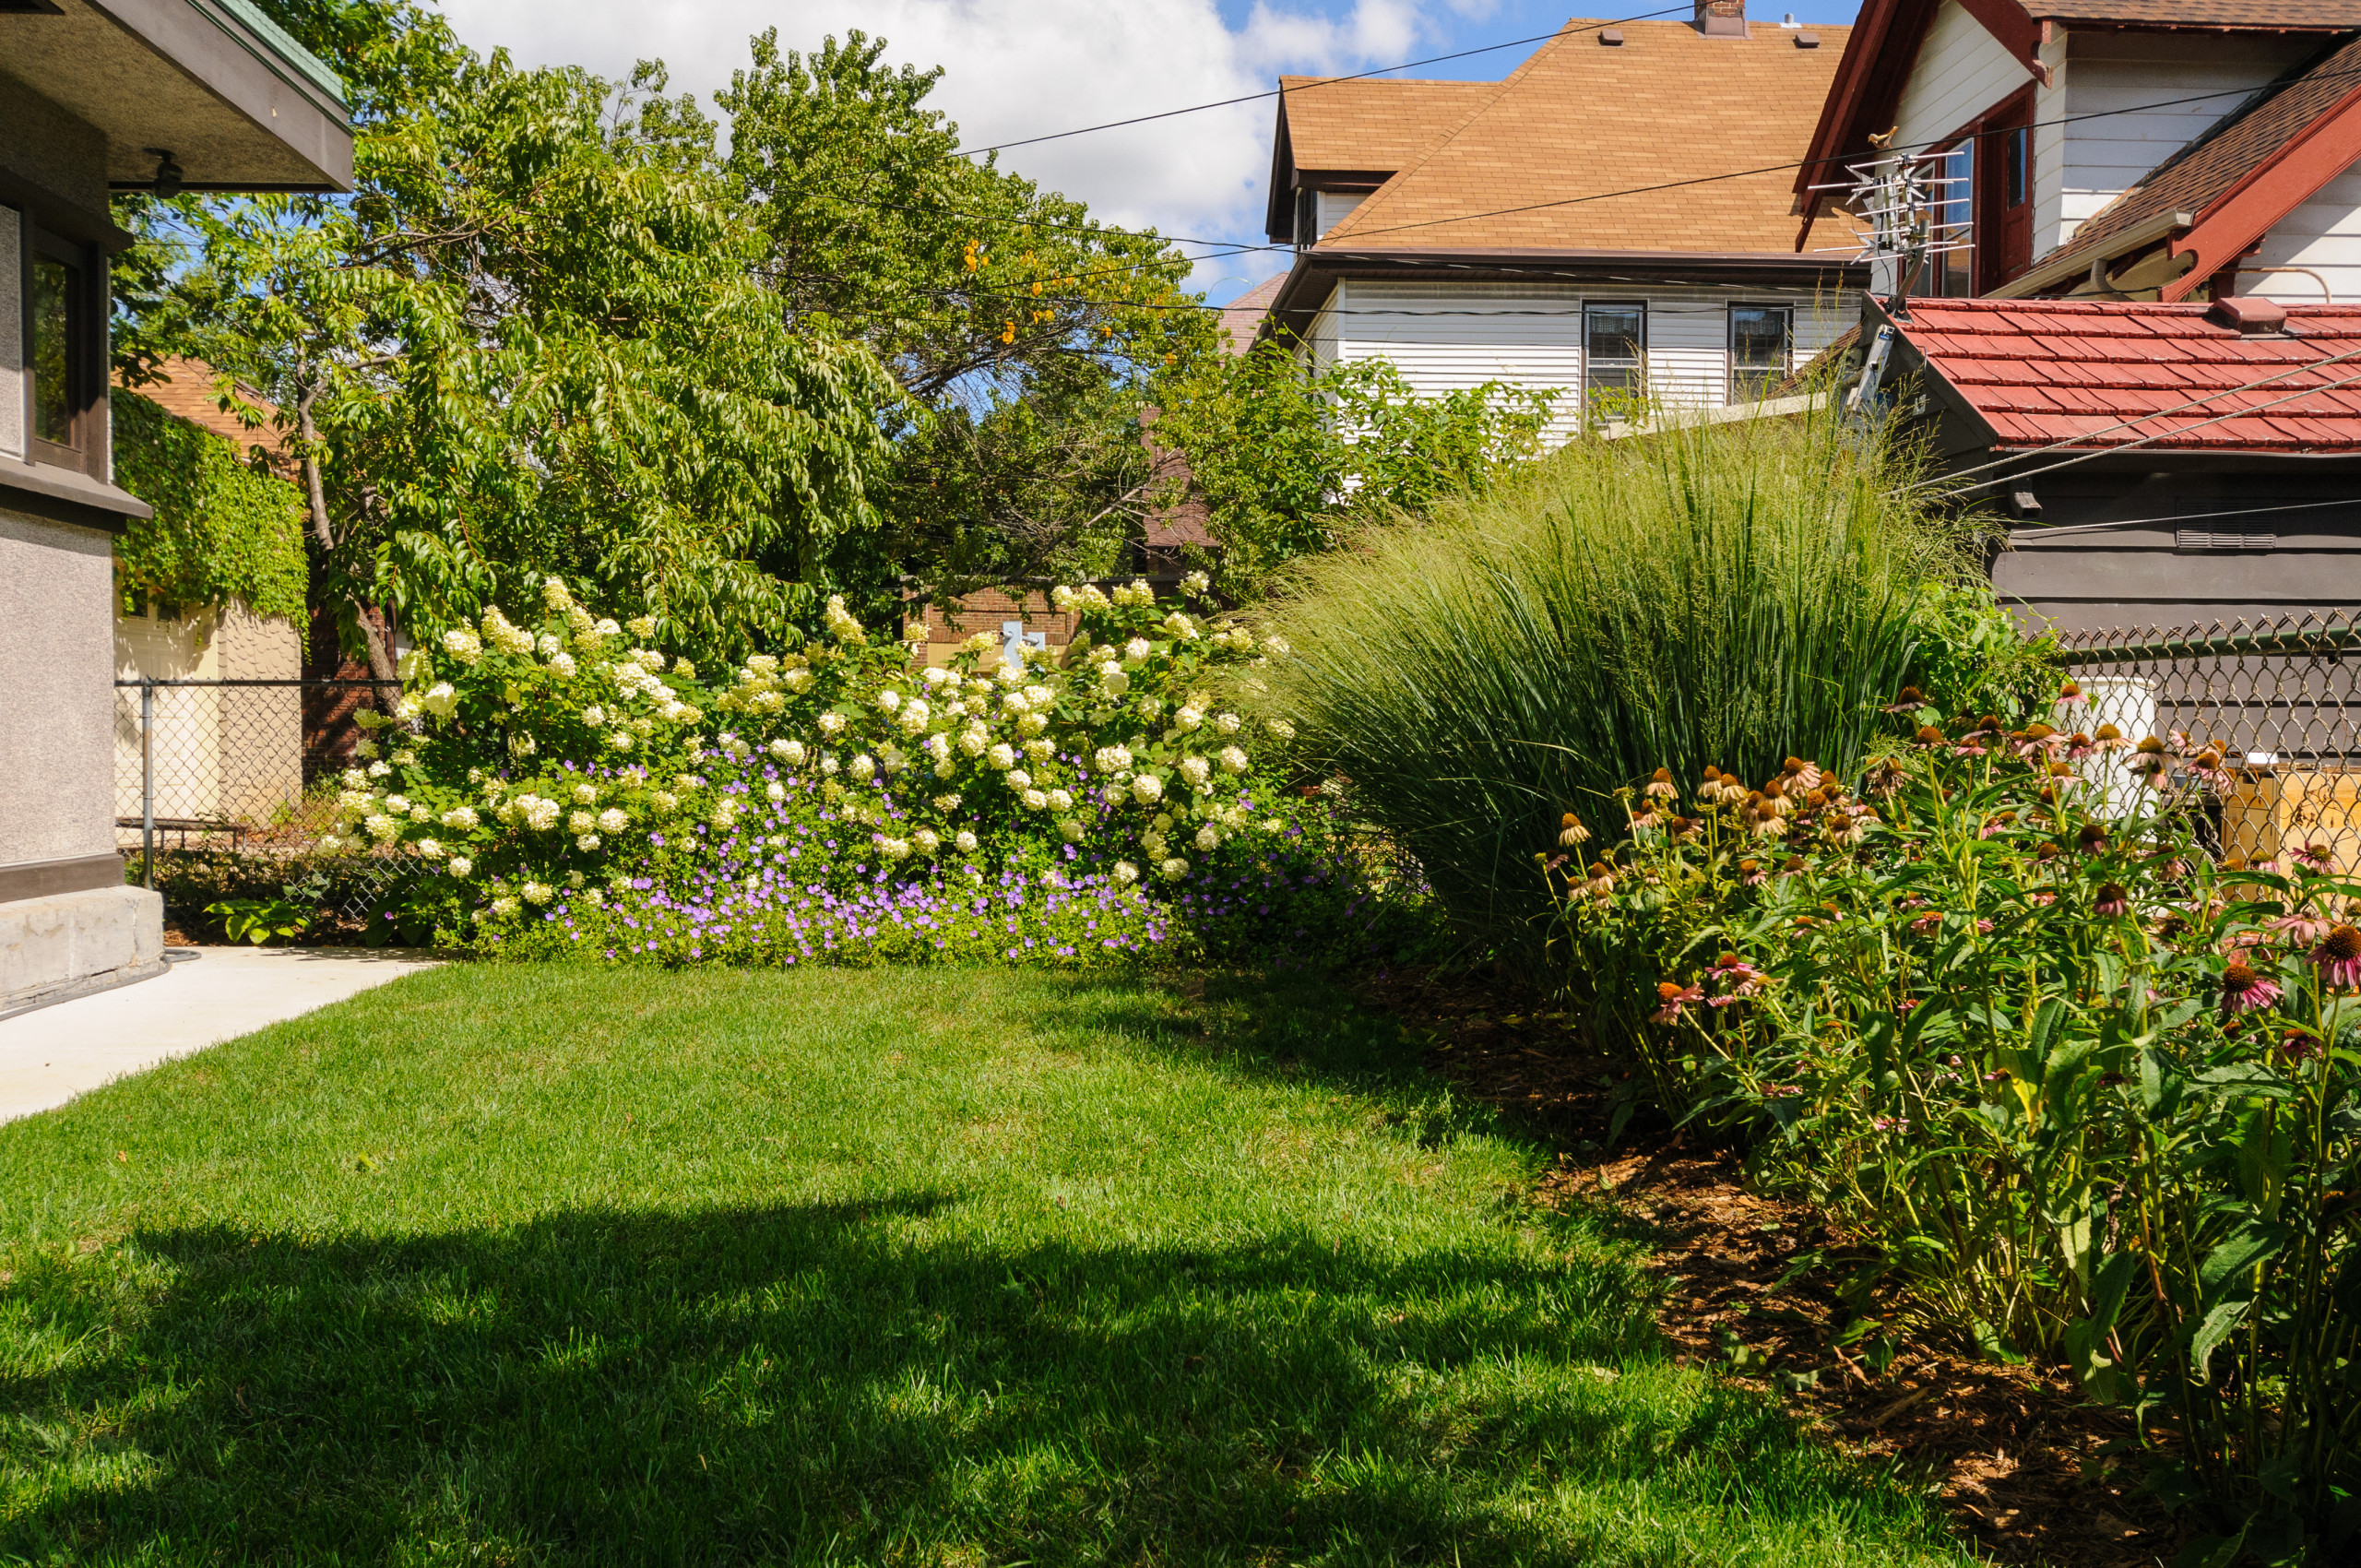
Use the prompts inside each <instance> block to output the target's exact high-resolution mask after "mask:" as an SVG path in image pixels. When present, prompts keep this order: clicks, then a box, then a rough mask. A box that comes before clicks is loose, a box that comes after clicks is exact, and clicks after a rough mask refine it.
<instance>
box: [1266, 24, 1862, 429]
mask: <svg viewBox="0 0 2361 1568" xmlns="http://www.w3.org/2000/svg"><path fill="white" fill-rule="evenodd" d="M1846 34H1847V30H1846V29H1845V28H1842V27H1818V28H1809V29H1802V28H1796V27H1792V26H1778V25H1768V24H1765V23H1762V22H1749V21H1748V20H1747V18H1746V15H1745V8H1744V5H1743V0H1698V5H1697V14H1696V18H1695V19H1694V20H1693V21H1691V22H1672V21H1637V22H1630V21H1627V22H1620V23H1610V22H1597V21H1583V20H1575V21H1572V22H1569V23H1567V24H1566V27H1565V28H1564V30H1562V31H1560V33H1559V34H1558V35H1557V36H1556V37H1554V38H1552V39H1551V40H1550V41H1549V42H1548V43H1546V44H1544V45H1542V47H1541V48H1540V49H1539V50H1538V51H1537V52H1536V53H1535V54H1534V55H1533V56H1532V58H1530V59H1528V60H1527V61H1526V62H1525V64H1524V65H1521V66H1519V67H1518V68H1517V70H1516V71H1515V72H1514V73H1513V75H1511V76H1510V77H1508V78H1507V79H1506V80H1505V81H1500V82H1436V81H1401V80H1393V79H1386V78H1370V79H1365V80H1335V81H1331V80H1324V79H1322V78H1318V77H1284V78H1282V79H1281V82H1280V86H1281V89H1282V93H1281V97H1280V101H1279V119H1278V132H1277V138H1276V144H1275V153H1274V160H1273V165H1272V172H1271V195H1270V206H1269V213H1268V225H1267V226H1268V229H1269V232H1270V234H1271V237H1272V238H1273V239H1274V240H1276V241H1281V242H1287V243H1291V244H1294V246H1295V247H1296V259H1295V265H1294V267H1293V268H1292V270H1291V271H1290V272H1289V273H1288V275H1287V279H1286V280H1285V282H1284V284H1283V285H1282V286H1281V287H1280V289H1279V290H1278V291H1277V293H1276V295H1275V297H1274V298H1273V299H1272V301H1271V303H1270V305H1269V307H1268V314H1267V317H1266V319H1265V322H1264V327H1263V330H1264V332H1274V331H1279V332H1285V333H1288V334H1292V335H1293V337H1294V338H1295V339H1299V340H1300V341H1301V342H1302V343H1303V344H1304V345H1305V347H1306V349H1307V350H1308V351H1309V352H1310V353H1311V356H1312V357H1313V358H1314V359H1315V360H1317V361H1319V362H1323V363H1324V362H1335V361H1340V360H1341V361H1356V360H1364V359H1370V358H1383V359H1387V360H1390V361H1392V362H1394V364H1395V365H1396V366H1397V367H1398V368H1399V369H1400V371H1401V373H1402V374H1403V376H1404V378H1405V379H1406V380H1407V381H1408V382H1409V384H1410V385H1411V386H1412V387H1413V388H1414V389H1416V390H1418V391H1419V392H1421V393H1425V394H1429V395H1434V394H1440V393H1443V392H1448V391H1452V390H1456V389H1458V388H1462V387H1468V386H1477V385H1479V384H1481V383H1483V382H1486V381H1493V380H1498V381H1505V382H1509V383H1512V384H1513V385H1516V386H1527V387H1545V388H1553V389H1556V390H1557V391H1558V392H1559V393H1560V398H1559V401H1558V403H1557V405H1556V410H1555V417H1554V419H1553V421H1552V423H1551V426H1550V432H1549V434H1551V435H1553V436H1556V437H1562V436H1564V435H1566V434H1570V433H1572V431H1574V430H1575V429H1577V428H1579V427H1580V425H1581V423H1582V422H1583V420H1584V408H1585V406H1586V398H1588V397H1595V396H1596V395H1600V394H1608V395H1617V396H1628V395H1630V394H1633V393H1638V392H1642V391H1644V392H1645V393H1647V394H1648V395H1650V396H1652V397H1654V398H1659V399H1661V400H1662V401H1664V402H1666V403H1669V404H1674V405H1685V406H1703V407H1720V406H1724V405H1727V404H1733V403H1745V402H1749V401H1751V400H1753V399H1755V398H1760V397H1761V396H1762V395H1763V394H1764V393H1765V392H1766V391H1768V390H1769V389H1770V388H1772V387H1774V386H1777V385H1778V384H1779V383H1780V382H1782V381H1784V380H1786V377H1787V376H1788V374H1790V372H1791V371H1792V370H1793V369H1794V368H1795V367H1796V366H1797V364H1799V363H1800V362H1802V361H1803V360H1805V359H1808V358H1809V357H1810V356H1811V355H1812V354H1814V353H1816V352H1817V351H1818V350H1820V349H1821V347H1822V346H1823V345H1824V344H1825V343H1826V342H1827V341H1828V340H1829V339H1831V338H1833V336H1835V335H1836V334H1837V333H1838V332H1839V331H1841V330H1842V329H1844V328H1847V327H1851V326H1852V325H1853V323H1854V320H1855V318H1856V316H1857V304H1856V302H1855V298H1854V291H1857V289H1858V287H1859V286H1860V284H1861V283H1862V282H1863V281H1864V280H1865V279H1866V277H1867V268H1866V267H1861V266H1858V265H1857V264H1854V263H1852V262H1850V261H1849V260H1848V255H1849V252H1850V250H1851V247H1852V246H1853V244H1854V238H1853V236H1854V228H1853V226H1852V225H1851V224H1850V223H1848V222H1846V221H1845V220H1842V219H1839V218H1837V217H1835V216H1833V215H1829V216H1823V217H1822V218H1821V220H1819V221H1817V222H1816V223H1813V224H1811V225H1810V226H1809V244H1808V245H1807V246H1806V247H1805V248H1806V249H1807V251H1809V252H1811V253H1812V254H1808V255H1797V251H1796V247H1795V238H1796V229H1797V219H1796V216H1795V210H1796V209H1795V203H1794V198H1793V196H1791V194H1790V192H1789V190H1788V173H1787V171H1788V170H1789V169H1790V168H1791V167H1792V166H1793V165H1794V163H1795V162H1796V160H1798V159H1800V158H1801V157H1802V156H1803V151H1804V147H1805V144H1806V142H1807V140H1808V138H1809V136H1810V134H1811V129H1812V125H1813V123H1814V119H1815V116H1817V115H1818V114H1819V113H1820V112H1821V103H1822V101H1824V100H1825V99H1826V97H1827V95H1828V90H1829V87H1830V83H1831V80H1832V78H1833V77H1834V75H1835V70H1836V62H1837V59H1838V56H1839V54H1840V53H1842V52H1843V51H1844V49H1845V38H1846Z"/></svg>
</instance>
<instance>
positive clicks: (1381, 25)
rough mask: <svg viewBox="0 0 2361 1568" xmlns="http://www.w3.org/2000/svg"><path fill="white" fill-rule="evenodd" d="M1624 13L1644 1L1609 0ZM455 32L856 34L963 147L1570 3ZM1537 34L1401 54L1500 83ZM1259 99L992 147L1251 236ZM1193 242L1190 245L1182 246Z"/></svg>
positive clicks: (1161, 0) (1503, 26)
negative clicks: (906, 77)
mask: <svg viewBox="0 0 2361 1568" xmlns="http://www.w3.org/2000/svg"><path fill="white" fill-rule="evenodd" d="M1627 3H1628V4H1630V5H1631V6H1633V7H1634V9H1633V10H1631V11H1617V12H1614V13H1612V14H1613V15H1615V16H1619V17H1620V16H1631V15H1634V14H1637V12H1638V11H1639V10H1641V9H1643V8H1646V7H1647V6H1648V5H1649V0H1627ZM442 4H443V7H444V9H445V13H446V14H447V15H448V16H449V17H450V18H451V20H452V22H453V24H454V25H455V26H456V27H457V30H458V31H459V34H460V36H461V37H462V38H464V39H465V40H467V41H468V42H469V43H470V44H473V45H475V46H476V47H478V48H490V47H492V46H494V45H500V46H505V47H507V48H509V49H511V50H512V51H514V52H515V53H516V55H517V57H518V58H519V59H520V60H522V61H524V62H525V63H527V64H533V65H544V64H546V65H557V64H565V65H587V66H588V67H590V68H591V69H593V70H595V71H599V72H600V73H601V74H603V75H606V76H609V77H622V76H624V75H626V74H627V73H628V72H629V71H630V69H631V67H632V65H633V64H634V62H635V61H636V60H639V59H643V58H659V59H662V60H664V61H665V62H666V64H667V65H669V66H670V68H671V73H672V86H673V89H674V90H676V91H677V90H682V89H688V90H693V91H695V92H698V93H699V94H701V95H706V94H710V93H711V92H713V91H714V90H715V89H718V88H720V87H723V86H725V85H727V83H728V81H729V79H730V71H731V70H732V69H734V68H736V67H738V66H740V65H743V64H744V63H745V60H746V40H747V38H748V37H749V35H751V34H753V32H756V31H758V30H761V29H763V28H765V27H776V28H777V29H778V31H779V42H780V45H781V47H783V48H787V49H810V48H813V47H814V46H816V45H817V44H818V43H819V42H820V40H821V38H822V37H823V36H825V35H826V34H830V33H835V34H838V35H841V34H842V33H843V32H845V31H846V30H848V29H851V28H861V29H863V30H867V31H868V32H869V33H870V34H871V35H872V36H883V37H884V38H886V39H887V40H888V41H889V43H890V45H891V47H890V49H889V58H891V59H894V60H896V61H897V62H899V61H908V62H909V63H912V64H917V65H943V66H944V67H945V74H944V77H943V82H942V84H941V86H940V87H938V88H937V89H936V91H935V95H934V97H933V99H932V100H931V101H932V102H934V103H935V104H936V105H937V106H938V107H940V108H942V109H943V110H945V111H946V112H947V113H950V114H951V115H952V117H953V118H955V120H957V121H958V122H959V124H960V126H961V128H962V130H963V131H964V132H965V133H966V139H967V144H968V145H969V146H981V145H991V144H997V143H1001V142H1005V141H1014V140H1017V139H1019V138H1022V137H1038V136H1042V135H1045V134H1047V133H1051V132H1057V131H1064V130H1070V129H1073V128H1075V127H1077V126H1082V125H1096V124H1099V123H1101V122H1105V121H1109V120H1119V119H1123V118H1126V117H1129V116H1132V115H1137V114H1143V113H1155V112H1157V111H1160V110H1167V109H1178V108H1181V107H1183V106H1186V105H1189V104H1193V103H1204V102H1207V101H1213V100H1216V99H1228V98H1235V97H1240V96H1243V95H1248V94H1253V93H1257V92H1261V91H1264V90H1266V89H1269V88H1270V87H1271V86H1272V85H1273V78H1275V77H1277V76H1279V75H1281V74H1282V73H1287V74H1293V73H1305V74H1328V73H1343V72H1357V71H1367V70H1373V69H1376V68H1378V67H1381V66H1385V65H1396V64H1400V63H1402V62H1405V61H1410V60H1417V59H1422V58H1425V57H1428V56H1430V55H1436V54H1447V53H1455V52H1458V51H1461V50H1469V49H1476V48H1479V47H1482V46H1484V45H1487V44H1492V43H1499V42H1506V41H1509V40H1513V39H1527V38H1533V37H1536V36H1543V35H1547V34H1548V33H1549V32H1551V31H1553V30H1556V29H1557V28H1559V27H1560V26H1562V25H1564V23H1565V21H1566V19H1567V18H1568V17H1569V16H1571V15H1572V14H1574V13H1573V12H1572V10H1570V9H1569V8H1567V7H1565V6H1563V5H1548V4H1537V3H1534V0H442ZM1778 4H1779V8H1778V9H1776V10H1774V9H1770V8H1767V7H1760V6H1759V0H1758V6H1757V7H1750V8H1751V9H1752V10H1753V15H1754V18H1755V19H1757V20H1762V21H1769V22H1772V23H1774V24H1775V23H1776V22H1777V21H1778V20H1779V18H1780V14H1781V12H1782V11H1784V10H1785V9H1786V8H1787V7H1788V6H1791V5H1792V6H1794V7H1795V10H1796V14H1797V18H1798V19H1799V20H1802V21H1806V22H1817V23H1836V22H1845V21H1850V20H1851V19H1852V17H1853V12H1854V9H1855V7H1854V6H1849V5H1843V4H1825V3H1822V4H1811V3H1809V0H1778ZM1534 47H1535V45H1533V44H1530V43H1525V44H1521V45H1519V46H1517V47H1515V48H1510V49H1499V50H1491V51H1489V52H1487V53H1482V54H1477V55H1474V56H1472V57H1470V58H1466V59H1461V60H1453V61H1447V62H1444V63H1442V64H1440V65H1427V66H1421V67H1419V68H1418V70H1417V71H1416V72H1415V73H1411V74H1415V75H1418V76H1424V77H1454V78H1457V79H1461V80H1467V81H1485V80H1498V79H1499V78H1500V77H1504V76H1506V75H1507V74H1508V73H1509V72H1510V71H1512V70H1513V69H1515V67H1516V65H1517V63H1518V62H1519V61H1521V60H1523V59H1524V58H1525V56H1526V55H1528V54H1530V53H1532V52H1533V49H1534ZM1274 120H1275V110H1274V106H1273V104H1272V103H1271V102H1270V101H1268V100H1263V101H1254V102H1249V103H1241V104H1236V105H1233V106H1230V107H1228V108H1224V109H1217V110H1212V111H1208V112H1205V113H1193V114H1188V115H1182V116H1179V117H1176V118H1171V119H1164V120H1158V121H1156V122H1154V123H1152V124H1149V125H1137V126H1131V127H1126V128H1124V129H1121V130H1111V131H1102V132H1097V133H1094V134H1092V135H1088V136H1077V137H1061V138H1059V139H1056V140H1052V141H1047V142H1043V143H1039V144H1038V145H1036V146H1032V147H1026V148H1014V149H1012V150H1011V151H1009V152H1008V153H1006V154H1004V155H1003V160H1004V162H1005V163H1006V164H1007V165H1008V166H1009V167H1011V168H1014V169H1015V170H1017V171H1019V172H1022V173H1024V174H1026V175H1027V176H1029V177H1031V178H1033V179H1035V180H1038V181H1039V182H1040V183H1041V184H1045V185H1048V186H1050V187H1053V188H1055V189H1058V190H1062V191H1064V192H1065V193H1067V194H1068V195H1070V196H1077V197H1080V198H1081V199H1083V200H1085V201H1086V202H1088V203H1089V204H1090V206H1091V209H1092V211H1093V212H1095V213H1097V214H1098V215H1099V216H1101V217H1103V218H1105V219H1107V220H1109V221H1110V222H1117V223H1122V224H1126V225H1131V226H1145V225H1150V224H1152V225H1154V226H1155V227H1156V228H1157V230H1158V232H1163V233H1167V234H1172V235H1185V236H1189V237H1190V238H1192V239H1196V240H1204V241H1214V242H1223V243H1226V244H1232V245H1236V244H1246V245H1260V244H1264V236H1263V232H1262V219H1263V211H1264V200H1265V192H1264V181H1265V180H1266V178H1267V176H1268V174H1269V171H1270V160H1271V127H1272V125H1273V123H1274ZM1206 248H1208V247H1201V246H1193V245H1192V246H1191V247H1190V249H1191V250H1192V254H1193V253H1194V252H1196V251H1198V250H1200V249H1206ZM1285 266H1286V258H1285V257H1284V256H1283V255H1275V254H1268V253H1265V254H1247V255H1227V256H1224V255H1208V256H1207V259H1206V260H1205V261H1204V263H1203V264H1202V265H1200V267H1198V269H1197V271H1196V273H1195V275H1194V277H1193V278H1192V282H1193V283H1194V285H1195V286H1196V287H1198V288H1200V289H1203V290H1204V291H1205V295H1206V297H1207V298H1208V299H1210V300H1213V301H1215V302H1216V303H1218V302H1220V301H1224V300H1228V299H1229V298H1230V297H1232V296H1233V295H1236V294H1238V293H1240V292H1242V291H1244V290H1245V289H1247V288H1249V287H1251V286H1252V284H1253V283H1256V282H1259V281H1260V280H1262V279H1264V278H1266V277H1268V276H1270V275H1271V274H1272V273H1274V272H1277V271H1281V270H1284V268H1285Z"/></svg>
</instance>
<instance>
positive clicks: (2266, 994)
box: [2222, 958, 2279, 1015]
mask: <svg viewBox="0 0 2361 1568" xmlns="http://www.w3.org/2000/svg"><path fill="white" fill-rule="evenodd" d="M2278 1000H2279V984H2278V982H2277V981H2276V980H2272V979H2271V977H2270V976H2268V975H2264V974H2261V973H2259V972H2258V971H2256V970H2255V969H2252V968H2248V966H2247V965H2245V964H2242V963H2240V962H2238V961H2237V960H2236V959H2235V958H2233V959H2232V960H2230V962H2228V963H2227V964H2225V965H2223V966H2222V1011H2224V1012H2225V1013H2229V1014H2232V1015H2236V1014H2239V1013H2251V1012H2254V1011H2256V1010H2257V1009H2259V1008H2263V1007H2269V1006H2271V1005H2272V1004H2274V1003H2276V1002H2277V1001H2278Z"/></svg>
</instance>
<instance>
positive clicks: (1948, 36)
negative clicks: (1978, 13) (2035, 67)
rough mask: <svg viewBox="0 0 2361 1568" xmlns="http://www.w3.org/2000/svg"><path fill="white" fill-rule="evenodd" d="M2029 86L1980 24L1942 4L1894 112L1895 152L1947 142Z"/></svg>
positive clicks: (1948, 2) (1955, 3)
mask: <svg viewBox="0 0 2361 1568" xmlns="http://www.w3.org/2000/svg"><path fill="white" fill-rule="evenodd" d="M2031 80H2033V73H2032V72H2031V71H2028V70H2026V69H2025V68H2024V66H2023V65H2020V64H2019V63H2018V62H2017V60H2016V59H2015V57H2014V56H2012V55H2011V54H2010V53H2009V52H2008V51H2007V50H2006V49H2003V48H2002V47H2001V46H2000V41H1999V39H1997V38H1994V37H1993V36H1992V35H1991V34H1990V33H1988V32H1987V31H1985V30H1984V24H1983V23H1981V22H1979V21H1977V20H1976V19H1975V18H1974V17H1971V16H1969V15H1968V14H1967V13H1966V12H1965V11H1964V10H1962V9H1961V8H1960V4H1959V0H1943V4H1942V7H1941V9H1940V10H1938V11H1937V12H1936V13H1935V19H1934V21H1933V22H1932V23H1931V24H1930V25H1929V26H1928V29H1927V38H1926V42H1923V43H1921V44H1919V46H1918V58H1917V60H1916V63H1915V64H1913V65H1912V66H1911V67H1910V80H1909V81H1908V82H1907V83H1905V84H1904V87H1903V89H1902V102H1901V103H1900V105H1899V106H1897V108H1896V110H1895V115H1896V124H1897V125H1900V126H1901V135H1899V136H1897V137H1894V145H1895V146H1897V147H1916V146H1919V145H1920V144H1922V143H1925V142H1931V141H1934V140H1936V139H1937V138H1938V137H1947V136H1949V135H1951V134H1952V132H1953V131H1955V130H1958V129H1959V128H1960V127H1961V126H1962V125H1966V124H1967V123H1968V122H1969V121H1970V120H1973V119H1975V117H1976V116H1977V115H1979V114H1981V113H1984V112H1985V111H1986V110H1987V109H1989V108H1991V107H1992V106H1993V105H1994V104H1996V103H1998V102H1999V101H2001V100H2002V99H2004V98H2006V97H2008V96H2009V94H2011V93H2012V92H2014V91H2016V90H2017V89H2019V88H2021V87H2023V86H2024V85H2025V83H2027V82H2029V81H2031Z"/></svg>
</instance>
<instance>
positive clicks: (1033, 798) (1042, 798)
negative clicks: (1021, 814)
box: [1018, 790, 1050, 812]
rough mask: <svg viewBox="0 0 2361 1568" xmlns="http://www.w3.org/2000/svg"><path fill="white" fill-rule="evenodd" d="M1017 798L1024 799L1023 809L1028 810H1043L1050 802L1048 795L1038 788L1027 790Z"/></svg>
mask: <svg viewBox="0 0 2361 1568" xmlns="http://www.w3.org/2000/svg"><path fill="white" fill-rule="evenodd" d="M1018 798H1019V799H1021V800H1022V801H1024V802H1025V809H1026V811H1029V812H1038V811H1042V810H1045V809H1046V808H1047V807H1048V806H1049V803H1050V797H1049V796H1048V795H1046V794H1043V793H1042V792H1041V791H1040V790H1026V791H1025V793H1024V794H1023V795H1022V796H1020V797H1018Z"/></svg>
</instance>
